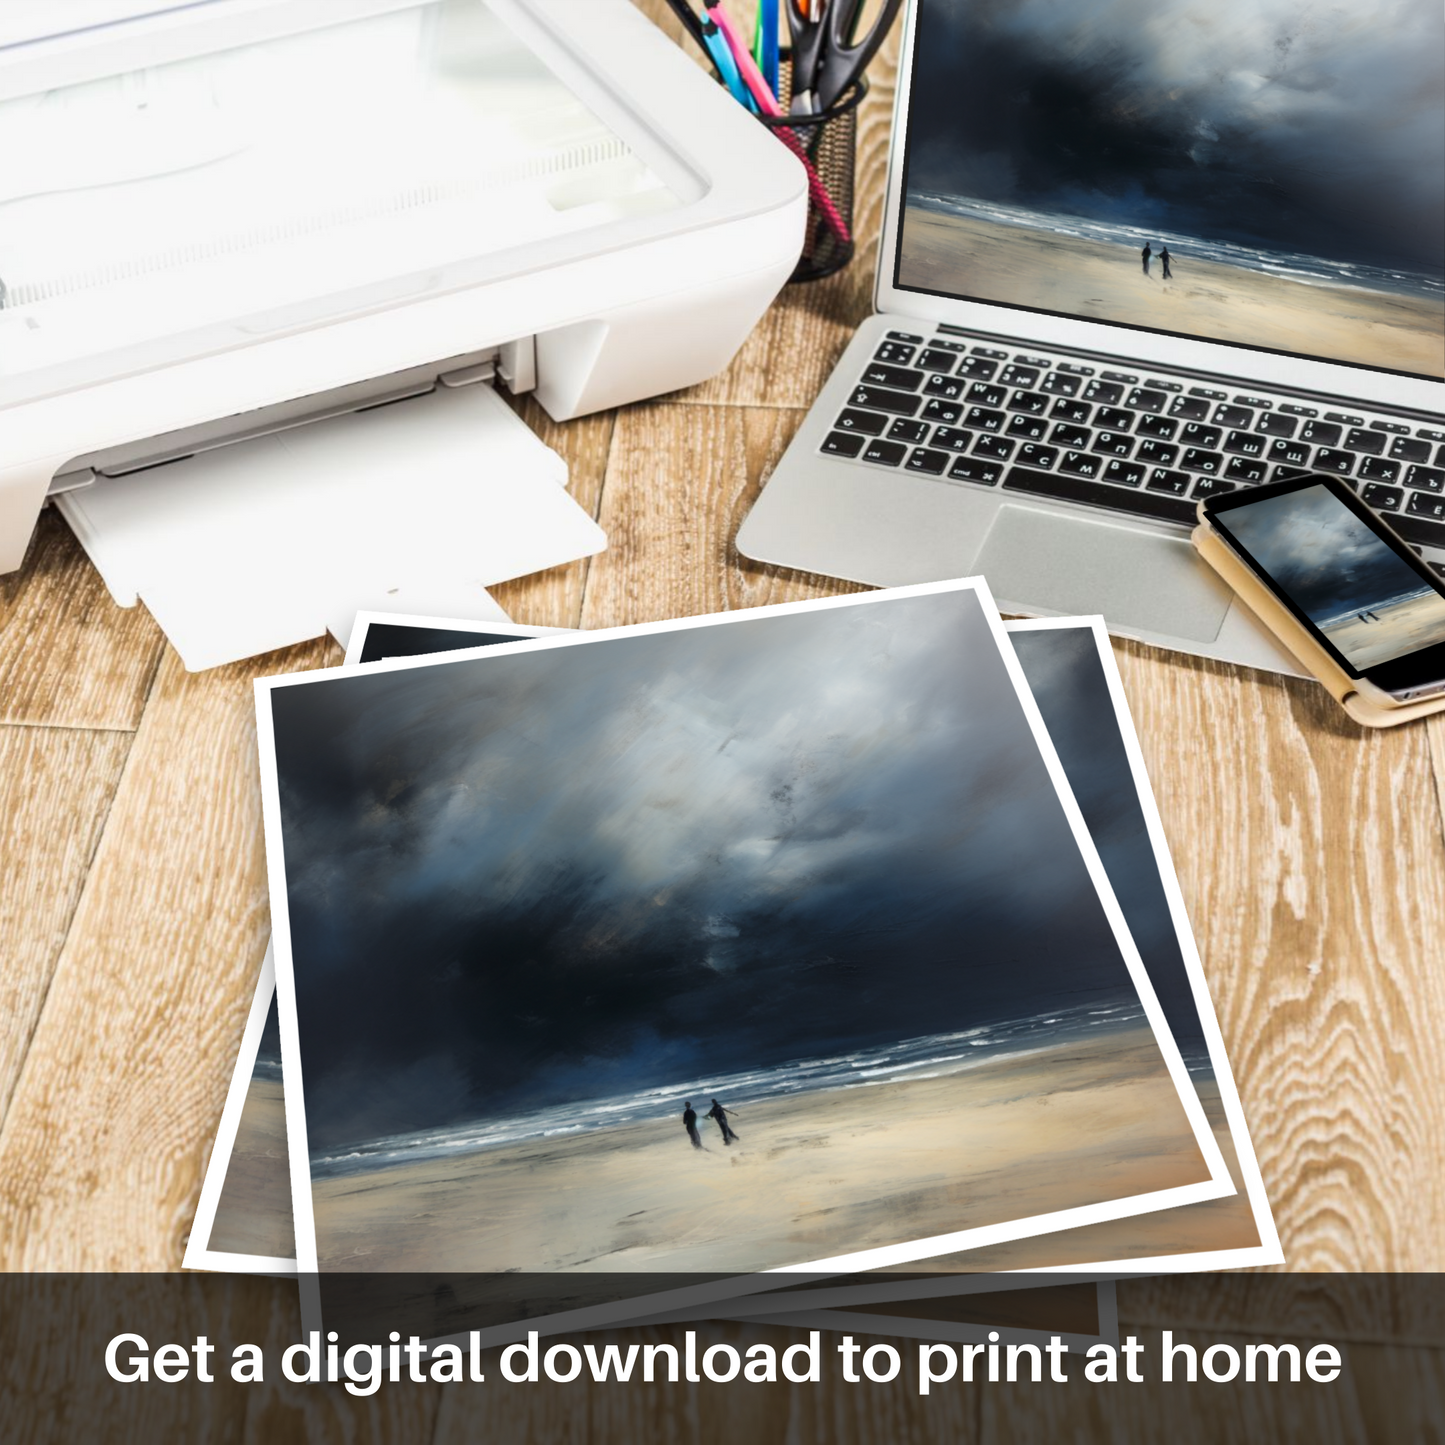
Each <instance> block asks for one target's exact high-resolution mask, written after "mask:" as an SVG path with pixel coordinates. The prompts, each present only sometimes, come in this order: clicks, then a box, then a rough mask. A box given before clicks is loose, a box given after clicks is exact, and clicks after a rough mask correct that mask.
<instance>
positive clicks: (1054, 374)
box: [821, 331, 1445, 576]
mask: <svg viewBox="0 0 1445 1445" xmlns="http://www.w3.org/2000/svg"><path fill="white" fill-rule="evenodd" d="M821 450H822V451H823V452H825V453H827V454H829V455H831V456H837V457H849V458H855V459H857V460H859V461H863V462H868V463H871V464H872V465H874V466H878V467H893V468H896V469H898V470H899V471H906V472H914V473H918V474H921V475H923V476H928V477H936V478H938V479H939V480H940V481H943V482H950V483H961V484H963V485H966V486H977V487H998V488H1001V489H1002V490H1005V491H1016V492H1024V493H1028V494H1031V495H1033V496H1038V497H1052V498H1056V499H1058V500H1061V501H1068V502H1083V503H1086V504H1087V505H1090V506H1095V507H1106V508H1108V509H1110V510H1112V511H1115V512H1119V513H1123V514H1125V515H1128V516H1133V517H1151V518H1154V519H1156V520H1160V521H1166V522H1179V523H1183V524H1185V525H1190V526H1192V525H1193V524H1194V522H1195V520H1196V514H1195V504H1196V503H1197V502H1198V501H1199V499H1200V498H1201V497H1207V496H1212V495H1214V494H1216V493H1218V492H1229V491H1234V490H1235V489H1236V488H1238V487H1248V486H1252V485H1254V484H1255V483H1257V482H1265V481H1282V480H1284V479H1286V478H1288V477H1295V476H1300V475H1302V474H1304V473H1307V472H1329V473H1331V474H1333V475H1335V476H1338V477H1343V478H1345V479H1346V480H1347V481H1348V482H1349V483H1350V485H1351V486H1353V487H1354V488H1355V489H1356V491H1357V492H1358V493H1359V494H1360V497H1361V498H1362V500H1363V501H1365V502H1366V503H1367V504H1368V505H1369V506H1371V507H1373V508H1374V509H1375V510H1376V511H1378V512H1381V513H1383V514H1384V515H1385V518H1386V520H1387V521H1388V522H1389V524H1390V525H1391V526H1392V527H1393V528H1394V529H1395V531H1397V532H1398V533H1399V534H1400V535H1401V536H1402V537H1404V538H1405V540H1406V541H1407V542H1411V543H1414V544H1416V546H1417V548H1418V547H1420V546H1430V547H1439V548H1441V549H1445V430H1441V429H1437V428H1433V427H1423V426H1418V425H1416V424H1415V423H1414V422H1413V421H1410V420H1408V419H1402V418H1398V417H1392V416H1390V415H1389V414H1388V413H1384V412H1379V411H1370V412H1364V413H1355V412H1353V411H1352V412H1343V411H1328V410H1324V409H1323V408H1322V407H1321V406H1320V405H1318V404H1316V405H1311V404H1308V403H1307V402H1305V401H1304V400H1302V399H1294V398H1291V397H1290V396H1289V394H1288V393H1286V392H1279V391H1268V392H1262V393H1259V394H1237V393H1234V392H1232V391H1226V390H1223V389H1222V388H1220V387H1213V386H1202V385H1198V384H1197V383H1196V381H1195V379H1194V378H1192V377H1187V376H1182V377H1178V378H1173V379H1171V378H1170V377H1169V375H1168V373H1167V372H1157V371H1151V372H1148V373H1138V374H1136V373H1134V372H1127V371H1120V370H1110V369H1108V368H1105V367H1103V366H1101V365H1100V364H1099V363H1098V362H1096V361H1090V362H1085V361H1084V360H1083V359H1082V358H1079V359H1073V358H1070V357H1069V356H1068V355H1067V353H1064V352H1057V351H1051V352H1049V353H1047V354H1035V353H1033V352H1027V353H1025V352H1013V351H1011V350H1004V349H1002V348H1001V347H999V346H997V345H992V346H991V345H984V344H979V345H975V344H973V343H972V342H970V341H968V340H960V339H958V338H956V337H954V336H947V335H945V336H933V337H924V336H919V335H916V334H914V333H912V332H906V331H890V332H888V333H887V334H886V336H885V337H884V338H883V341H882V343H881V344H880V345H879V346H878V348H877V349H876V350H875V351H874V353H873V359H872V360H871V361H870V362H868V364H867V365H866V366H865V367H864V368H863V374H862V375H861V376H860V377H859V378H858V383H857V385H856V386H855V387H854V389H853V393H852V395H851V396H850V397H849V398H848V404H847V406H846V407H845V408H844V409H843V411H842V412H840V413H839V415H838V416H837V418H836V419H835V421H834V423H833V429H832V430H831V431H830V432H829V433H828V435H827V436H826V437H825V438H824V440H823V443H822V447H821ZM1431 566H1432V567H1433V568H1434V569H1435V570H1436V571H1437V572H1439V573H1441V575H1442V576H1445V564H1442V563H1439V562H1431Z"/></svg>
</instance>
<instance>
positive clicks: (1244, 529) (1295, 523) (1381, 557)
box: [1200, 476, 1445, 702]
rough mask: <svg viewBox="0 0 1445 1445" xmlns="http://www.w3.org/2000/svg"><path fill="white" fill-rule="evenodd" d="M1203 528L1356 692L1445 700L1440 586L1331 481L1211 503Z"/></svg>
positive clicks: (1313, 479)
mask: <svg viewBox="0 0 1445 1445" xmlns="http://www.w3.org/2000/svg"><path fill="white" fill-rule="evenodd" d="M1200 514H1201V517H1202V519H1203V520H1204V522H1206V523H1207V524H1208V525H1209V526H1210V527H1212V528H1213V530H1214V532H1215V534H1216V535H1217V536H1218V537H1219V538H1220V540H1221V541H1223V542H1224V544H1225V545H1226V546H1228V547H1229V548H1230V550H1231V551H1233V552H1234V553H1235V555H1236V556H1238V557H1239V559H1240V560H1241V561H1242V562H1243V563H1244V564H1245V565H1246V566H1247V567H1248V568H1249V569H1250V571H1252V572H1253V573H1254V575H1255V576H1256V577H1258V578H1259V580H1260V581H1261V582H1262V583H1263V584H1264V586H1265V587H1266V588H1267V589H1268V590H1269V591H1270V592H1271V593H1272V594H1273V595H1274V597H1275V598H1276V599H1277V600H1278V602H1279V603H1280V605H1281V606H1283V607H1284V608H1285V609H1286V610H1288V611H1289V612H1290V614H1291V615H1292V616H1293V617H1294V618H1295V619H1296V620H1297V621H1298V622H1299V623H1301V624H1302V625H1303V626H1304V628H1305V629H1306V630H1307V631H1308V632H1309V633H1310V634H1311V635H1312V636H1313V637H1314V639H1315V640H1316V641H1317V642H1318V643H1319V644H1320V646H1321V647H1323V648H1324V649H1325V651H1326V652H1328V653H1329V654H1330V655H1331V657H1333V658H1334V660H1335V661H1336V662H1337V663H1338V664H1339V666H1340V667H1341V668H1343V669H1344V671H1345V672H1346V673H1347V674H1348V675H1349V676H1350V677H1351V678H1354V679H1356V680H1357V681H1358V682H1360V683H1362V684H1364V685H1365V690H1368V689H1378V690H1379V691H1380V692H1382V693H1385V694H1388V696H1389V697H1390V698H1392V699H1394V700H1395V701H1396V702H1407V701H1414V700H1415V699H1418V698H1424V697H1429V696H1433V695H1435V694H1438V693H1442V692H1445V580H1442V579H1441V578H1440V577H1437V576H1436V575H1435V574H1434V573H1433V572H1432V571H1431V570H1430V569H1429V568H1428V567H1427V566H1426V564H1425V563H1424V562H1422V561H1421V560H1420V558H1419V557H1417V556H1416V555H1415V553H1414V552H1413V551H1412V550H1411V548H1410V546H1409V545H1408V544H1407V543H1406V542H1404V541H1402V540H1401V539H1400V538H1399V537H1397V536H1396V535H1395V533H1393V532H1392V531H1391V530H1390V529H1389V527H1388V526H1386V525H1385V523H1384V522H1383V521H1382V520H1381V518H1380V517H1379V516H1378V515H1377V514H1376V513H1375V512H1373V511H1371V510H1370V508H1369V507H1367V506H1366V505H1365V504H1364V503H1363V502H1362V501H1360V499H1359V498H1358V497H1357V496H1356V495H1355V493H1354V491H1353V490H1352V489H1351V487H1350V485H1349V483H1348V482H1345V481H1342V480H1341V479H1340V478H1339V477H1327V476H1303V477H1294V478H1291V479H1290V480H1289V481H1286V482H1274V483H1271V484H1269V485H1266V486H1257V487H1250V488H1248V489H1247V490H1241V491H1237V492H1225V493H1223V494H1222V495H1220V496H1217V497H1210V498H1209V499H1208V500H1206V501H1205V502H1203V503H1202V504H1201V506H1200Z"/></svg>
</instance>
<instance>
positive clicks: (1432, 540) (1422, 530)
mask: <svg viewBox="0 0 1445 1445" xmlns="http://www.w3.org/2000/svg"><path fill="white" fill-rule="evenodd" d="M1416 495H1417V496H1418V495H1419V494H1418V493H1417V494H1416ZM1390 526H1391V527H1392V528H1393V529H1394V530H1395V531H1396V532H1398V533H1399V534H1400V536H1402V537H1403V538H1404V539H1405V540H1406V541H1407V542H1416V543H1419V544H1420V545H1421V546H1423V547H1445V525H1442V524H1441V523H1439V522H1431V521H1428V520H1426V518H1424V517H1412V516H1408V515H1407V514H1406V513H1404V512H1396V513H1395V514H1394V515H1393V516H1392V517H1391V518H1390Z"/></svg>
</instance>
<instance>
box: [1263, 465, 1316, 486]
mask: <svg viewBox="0 0 1445 1445" xmlns="http://www.w3.org/2000/svg"><path fill="white" fill-rule="evenodd" d="M1309 475H1310V469H1309V468H1308V467H1276V468H1275V469H1274V474H1273V475H1272V476H1271V477H1270V481H1272V482H1292V481H1294V480H1295V478H1296V477H1307V476H1309Z"/></svg>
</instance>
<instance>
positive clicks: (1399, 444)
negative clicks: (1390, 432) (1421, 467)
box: [1390, 437, 1430, 462]
mask: <svg viewBox="0 0 1445 1445" xmlns="http://www.w3.org/2000/svg"><path fill="white" fill-rule="evenodd" d="M1390 455H1391V456H1392V457H1394V459H1395V460H1396V461H1397V462H1428V461H1429V460H1430V443H1429V442H1419V441H1415V440H1414V438H1413V437H1396V438H1395V439H1394V441H1392V442H1391V443H1390Z"/></svg>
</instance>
